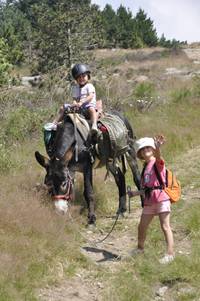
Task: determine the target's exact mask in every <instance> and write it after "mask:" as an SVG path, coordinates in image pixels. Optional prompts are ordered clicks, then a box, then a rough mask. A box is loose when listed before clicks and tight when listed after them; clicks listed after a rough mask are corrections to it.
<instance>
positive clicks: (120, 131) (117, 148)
mask: <svg viewBox="0 0 200 301" xmlns="http://www.w3.org/2000/svg"><path fill="white" fill-rule="evenodd" d="M99 122H101V124H102V125H104V126H105V127H106V128H107V130H108V133H109V138H110V143H111V149H112V152H113V155H114V156H115V157H117V156H119V155H121V154H123V153H125V152H126V151H127V149H128V147H129V146H128V142H127V141H128V130H127V128H126V126H125V124H124V122H123V121H122V120H121V118H120V117H119V116H117V115H112V114H105V115H104V116H103V117H102V118H101V119H100V120H99Z"/></svg>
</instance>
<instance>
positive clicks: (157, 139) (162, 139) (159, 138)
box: [154, 135, 166, 148]
mask: <svg viewBox="0 0 200 301" xmlns="http://www.w3.org/2000/svg"><path fill="white" fill-rule="evenodd" d="M165 141H166V140H165V137H164V136H162V135H157V136H155V137H154V142H155V146H156V148H159V147H160V146H161V145H163V144H164V143H165Z"/></svg>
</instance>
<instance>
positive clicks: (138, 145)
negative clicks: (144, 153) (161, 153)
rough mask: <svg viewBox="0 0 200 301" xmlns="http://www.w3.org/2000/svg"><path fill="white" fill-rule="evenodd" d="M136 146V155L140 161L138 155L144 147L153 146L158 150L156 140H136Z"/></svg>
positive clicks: (148, 138)
mask: <svg viewBox="0 0 200 301" xmlns="http://www.w3.org/2000/svg"><path fill="white" fill-rule="evenodd" d="M134 146H135V151H136V155H137V157H138V158H139V159H141V158H140V156H138V153H139V151H140V150H141V149H142V148H143V147H145V146H151V147H152V148H153V149H156V146H155V142H154V139H153V138H150V137H144V138H140V139H138V140H136V142H135V144H134Z"/></svg>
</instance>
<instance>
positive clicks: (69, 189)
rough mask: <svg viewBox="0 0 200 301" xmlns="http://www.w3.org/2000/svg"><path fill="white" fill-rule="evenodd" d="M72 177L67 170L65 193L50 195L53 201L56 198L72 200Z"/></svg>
mask: <svg viewBox="0 0 200 301" xmlns="http://www.w3.org/2000/svg"><path fill="white" fill-rule="evenodd" d="M73 186H74V184H73V179H72V177H71V176H70V173H69V171H68V172H67V189H66V193H65V194H57V195H53V196H52V200H53V201H57V200H66V201H73Z"/></svg>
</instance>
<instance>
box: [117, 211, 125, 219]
mask: <svg viewBox="0 0 200 301" xmlns="http://www.w3.org/2000/svg"><path fill="white" fill-rule="evenodd" d="M117 215H119V216H118V218H119V219H120V218H121V219H122V218H127V216H128V215H127V213H126V211H124V212H121V211H117V213H116V216H117Z"/></svg>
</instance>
